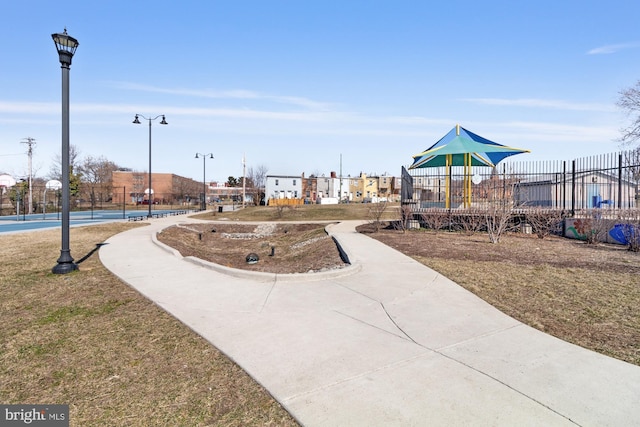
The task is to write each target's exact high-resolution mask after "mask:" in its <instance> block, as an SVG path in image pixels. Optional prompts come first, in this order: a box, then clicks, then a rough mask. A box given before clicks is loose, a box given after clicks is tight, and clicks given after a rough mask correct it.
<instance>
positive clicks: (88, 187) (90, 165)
mask: <svg viewBox="0 0 640 427" xmlns="http://www.w3.org/2000/svg"><path fill="white" fill-rule="evenodd" d="M115 170H118V165H116V164H115V163H113V162H112V161H109V160H107V159H106V158H105V157H103V156H100V157H97V158H94V157H92V156H87V157H85V158H84V160H83V161H82V163H81V164H80V167H79V169H78V172H79V173H80V174H81V176H82V181H83V184H84V185H83V187H84V190H85V192H86V194H87V196H88V198H89V200H91V206H92V207H93V206H95V203H96V201H97V199H99V200H100V201H101V202H102V201H105V199H108V198H109V197H110V195H111V191H112V184H113V182H112V173H113V171H115ZM96 193H97V194H96Z"/></svg>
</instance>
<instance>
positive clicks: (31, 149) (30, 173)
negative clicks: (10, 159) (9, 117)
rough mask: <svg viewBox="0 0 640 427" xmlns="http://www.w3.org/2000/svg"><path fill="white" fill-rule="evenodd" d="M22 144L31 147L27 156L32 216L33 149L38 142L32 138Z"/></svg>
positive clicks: (31, 211)
mask: <svg viewBox="0 0 640 427" xmlns="http://www.w3.org/2000/svg"><path fill="white" fill-rule="evenodd" d="M21 143H22V144H27V145H28V146H29V148H28V150H27V156H29V214H31V213H33V210H32V209H33V191H32V187H33V185H32V184H33V182H32V169H31V165H32V158H33V147H34V146H35V145H36V140H35V139H33V138H31V137H27V138H25V139H23V140H22V141H21Z"/></svg>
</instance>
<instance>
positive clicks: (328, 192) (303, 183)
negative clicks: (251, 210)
mask: <svg viewBox="0 0 640 427" xmlns="http://www.w3.org/2000/svg"><path fill="white" fill-rule="evenodd" d="M399 194H400V179H399V178H396V177H393V176H389V175H382V176H367V175H366V174H364V173H361V174H360V175H359V176H357V177H351V176H347V177H338V176H337V174H336V173H335V172H331V173H330V174H329V176H324V175H322V176H315V175H310V176H308V177H307V176H305V174H304V173H302V174H301V175H300V176H295V175H293V176H292V175H267V177H266V187H265V195H266V198H267V200H270V203H269V204H272V205H273V204H293V203H295V202H294V201H299V202H301V203H322V204H324V203H348V202H356V203H362V202H378V201H382V200H389V201H397V200H399ZM288 201H291V203H289V202H288Z"/></svg>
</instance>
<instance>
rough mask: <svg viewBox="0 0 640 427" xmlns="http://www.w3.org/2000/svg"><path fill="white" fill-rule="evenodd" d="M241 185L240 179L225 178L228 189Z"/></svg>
mask: <svg viewBox="0 0 640 427" xmlns="http://www.w3.org/2000/svg"><path fill="white" fill-rule="evenodd" d="M241 183H242V178H235V177H233V176H230V177H229V178H227V186H228V187H237V186H238V185H240V184H241Z"/></svg>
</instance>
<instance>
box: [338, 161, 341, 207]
mask: <svg viewBox="0 0 640 427" xmlns="http://www.w3.org/2000/svg"><path fill="white" fill-rule="evenodd" d="M338 203H342V153H340V194H339V195H338Z"/></svg>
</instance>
